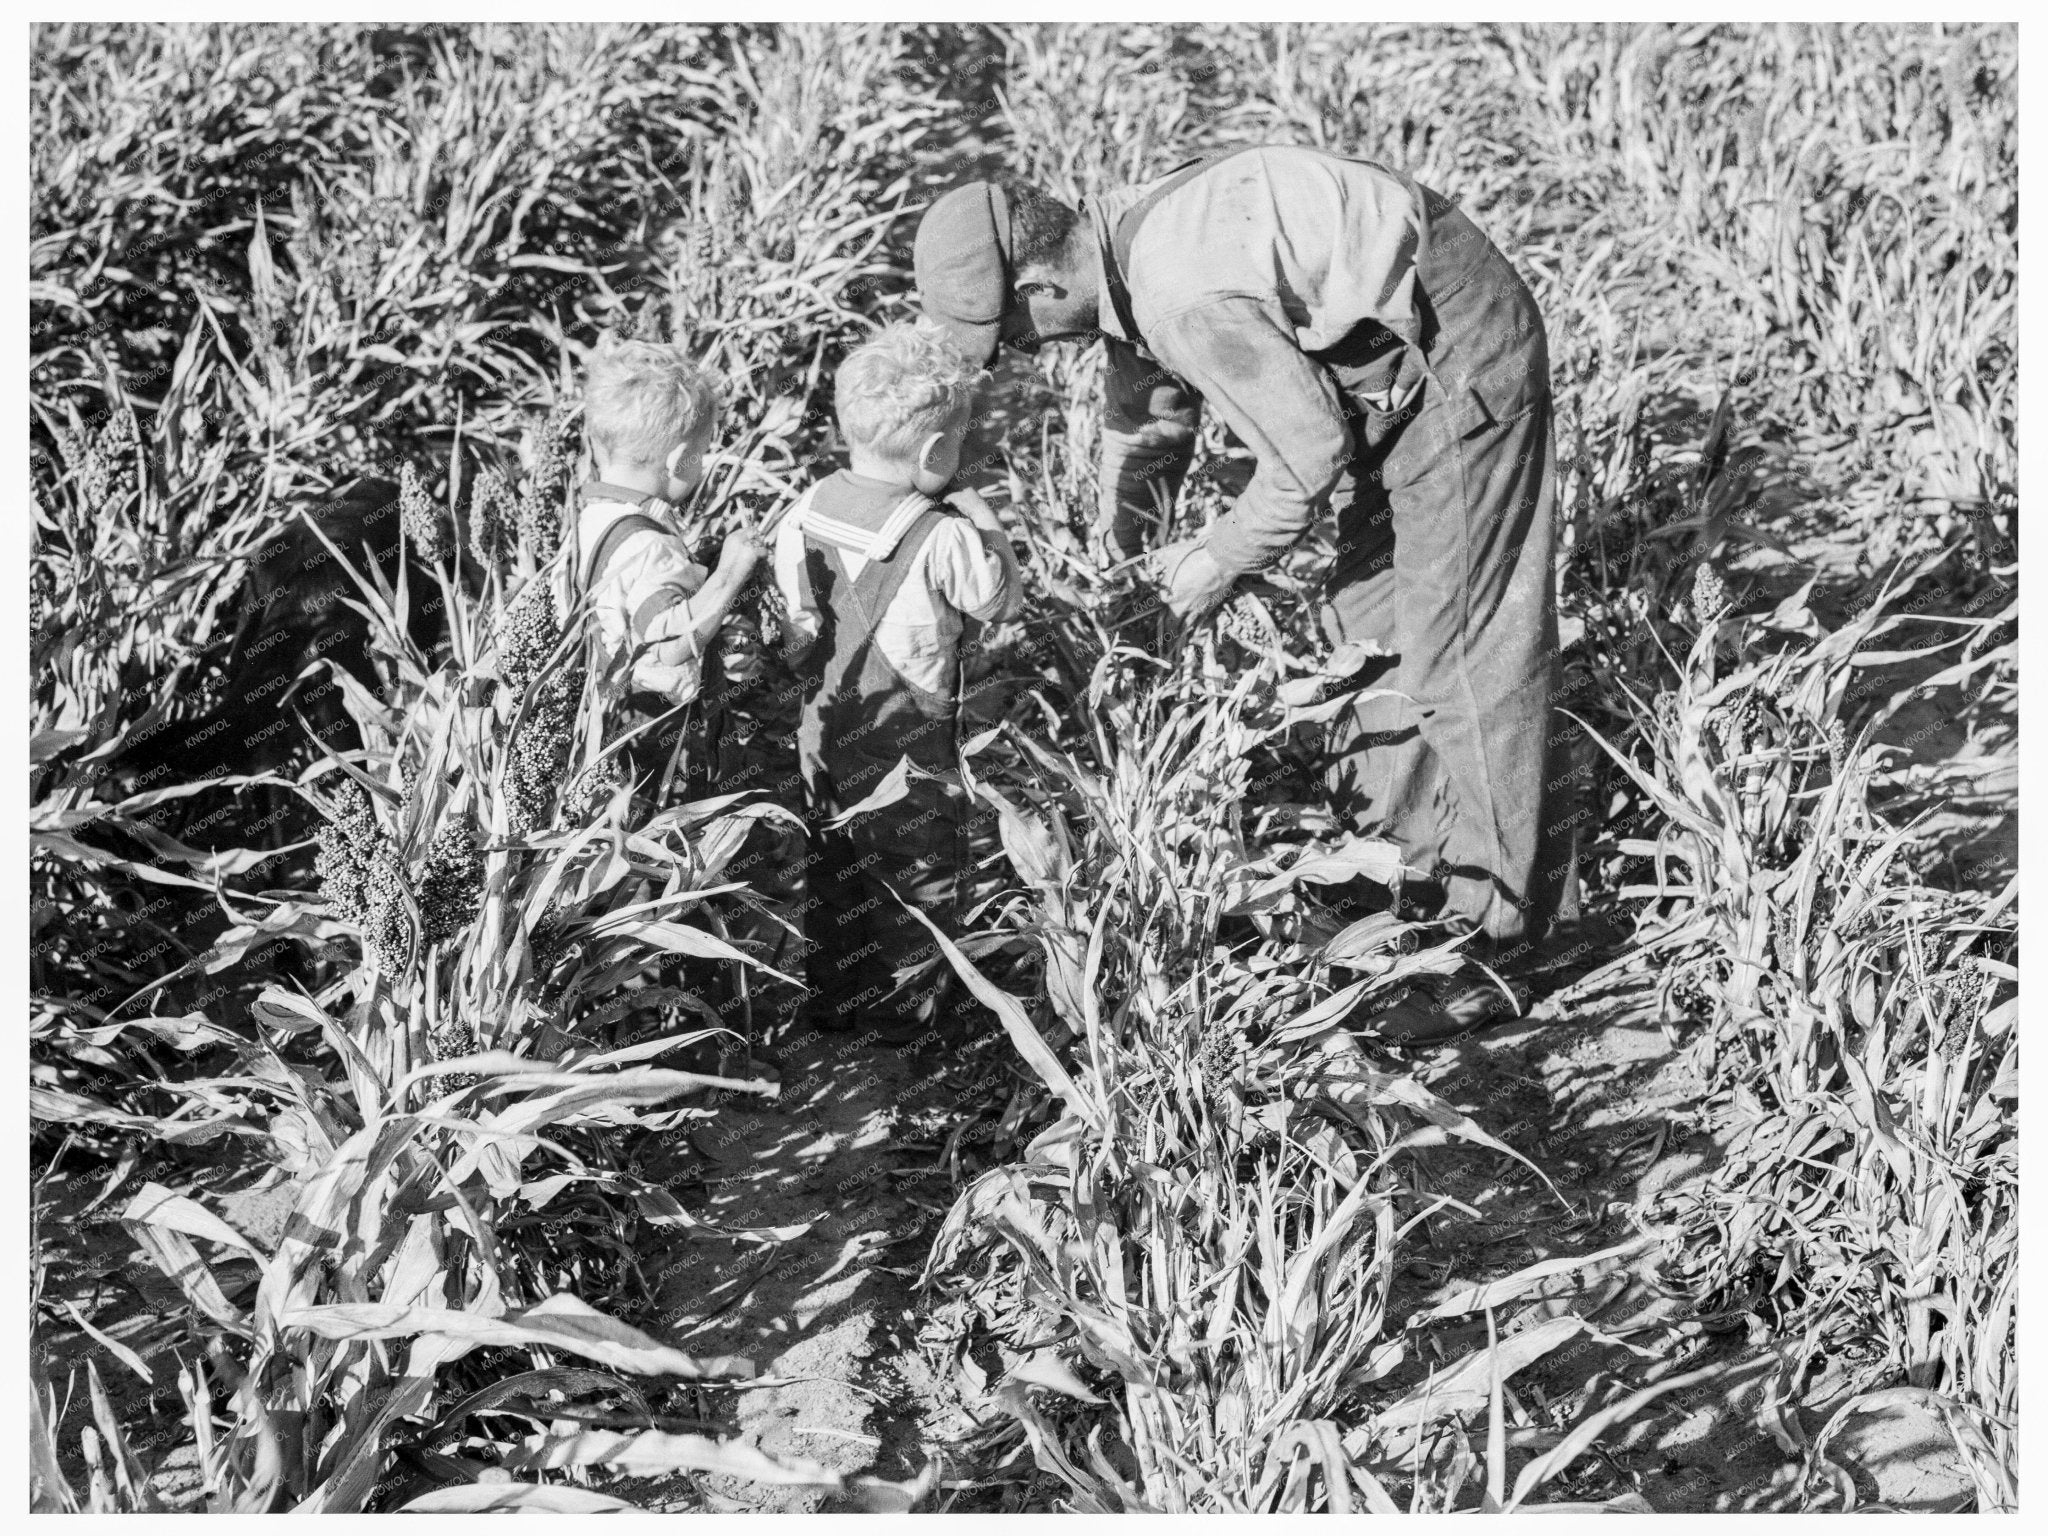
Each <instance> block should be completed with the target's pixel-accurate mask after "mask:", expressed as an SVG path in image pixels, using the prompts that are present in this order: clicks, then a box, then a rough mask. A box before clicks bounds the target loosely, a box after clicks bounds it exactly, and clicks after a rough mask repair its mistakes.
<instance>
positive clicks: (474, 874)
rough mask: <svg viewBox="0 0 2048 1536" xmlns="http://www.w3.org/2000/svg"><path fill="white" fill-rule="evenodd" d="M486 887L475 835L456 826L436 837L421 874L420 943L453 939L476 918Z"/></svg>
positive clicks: (448, 827) (445, 828) (448, 828)
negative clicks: (480, 898) (480, 899)
mask: <svg viewBox="0 0 2048 1536" xmlns="http://www.w3.org/2000/svg"><path fill="white" fill-rule="evenodd" d="M483 888H484V857H483V853H482V852H481V851H480V850H479V849H478V847H477V840H476V833H475V832H474V831H473V830H472V829H471V828H469V827H467V826H464V825H460V824H454V825H450V826H446V827H443V828H442V829H441V830H440V831H439V832H437V833H435V834H434V841H433V843H432V844H431V845H430V846H429V847H428V849H427V857H426V862H425V864H424V866H423V867H422V869H421V872H420V884H419V902H420V942H421V943H423V944H433V943H438V942H439V941H441V940H443V939H452V938H454V937H455V935H456V934H458V933H460V932H462V930H463V929H464V928H466V927H468V926H469V924H470V922H471V920H472V919H474V918H475V916H476V909H477V901H478V898H479V897H480V896H482V894H483Z"/></svg>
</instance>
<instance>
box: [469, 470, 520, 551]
mask: <svg viewBox="0 0 2048 1536" xmlns="http://www.w3.org/2000/svg"><path fill="white" fill-rule="evenodd" d="M510 499H511V490H510V488H509V487H508V486H507V485H506V483H505V477H504V475H502V474H500V473H499V472H498V471H497V470H495V469H485V470H484V471H482V473H480V474H479V475H478V476H477V477H476V486H475V488H474V489H473V490H472V491H471V492H470V493H469V552H470V553H471V554H473V555H475V556H476V559H477V564H479V565H481V566H483V567H484V568H485V569H486V570H492V569H495V568H496V567H497V564H498V557H499V556H500V555H501V554H503V553H504V549H505V506H506V503H507V502H508V501H509V500H510Z"/></svg>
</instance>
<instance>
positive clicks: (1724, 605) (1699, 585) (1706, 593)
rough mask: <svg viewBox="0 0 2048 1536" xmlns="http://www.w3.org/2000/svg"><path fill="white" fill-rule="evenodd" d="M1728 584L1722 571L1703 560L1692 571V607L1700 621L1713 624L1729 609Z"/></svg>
mask: <svg viewBox="0 0 2048 1536" xmlns="http://www.w3.org/2000/svg"><path fill="white" fill-rule="evenodd" d="M1728 604H1729V597H1728V584H1727V583H1726V582H1725V581H1723V580H1722V579H1721V573H1720V572H1719V571H1717V570H1715V569H1714V567H1713V566H1712V565H1710V564H1709V563H1707V562H1706V561H1704V560H1702V561H1701V562H1700V563H1699V566H1698V568H1697V569H1695V570H1694V571H1693V573H1692V608H1693V612H1694V613H1696V614H1698V615H1699V620H1700V623H1702V624H1711V623H1713V622H1714V620H1716V619H1718V618H1719V617H1721V615H1722V614H1724V613H1726V612H1727V611H1728Z"/></svg>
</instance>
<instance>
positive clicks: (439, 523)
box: [398, 464, 450, 560]
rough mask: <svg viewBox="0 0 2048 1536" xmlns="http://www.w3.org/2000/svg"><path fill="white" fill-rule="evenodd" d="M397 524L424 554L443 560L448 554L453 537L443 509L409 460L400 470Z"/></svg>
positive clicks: (430, 558) (430, 557) (431, 558)
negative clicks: (428, 491) (430, 494)
mask: <svg viewBox="0 0 2048 1536" xmlns="http://www.w3.org/2000/svg"><path fill="white" fill-rule="evenodd" d="M398 525H399V527H401V528H403V529H404V530H405V536H406V537H407V538H408V539H410V540H411V541H412V545H413V548H414V549H416V550H418V551H419V552H420V554H421V555H422V556H423V557H424V558H426V559H428V560H440V559H444V558H446V556H447V555H448V553H449V546H450V540H449V538H448V530H447V527H446V525H445V524H444V522H443V520H442V517H441V509H440V508H439V507H437V506H435V505H434V502H433V498H431V497H430V496H428V495H427V492H426V488H425V487H424V486H422V485H421V484H420V476H419V471H418V470H416V469H414V468H413V467H412V466H411V465H410V464H408V465H406V466H405V467H404V468H403V469H401V470H399V472H398Z"/></svg>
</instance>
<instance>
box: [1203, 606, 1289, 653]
mask: <svg viewBox="0 0 2048 1536" xmlns="http://www.w3.org/2000/svg"><path fill="white" fill-rule="evenodd" d="M1216 617H1217V623H1218V625H1219V626H1220V627H1221V628H1222V630H1223V632H1224V633H1225V634H1226V635H1228V636H1230V638H1231V639H1233V640H1235V641H1236V642H1237V643H1238V644H1239V645H1241V646H1243V647H1244V648H1245V649H1246V650H1248V651H1256V652H1258V653H1259V654H1260V655H1261V656H1270V655H1273V654H1275V653H1276V652H1278V651H1279V649H1280V631H1279V630H1278V628H1276V627H1275V626H1274V623H1273V620H1272V616H1271V615H1270V614H1268V613H1267V612H1266V606H1265V604H1263V603H1261V602H1260V601H1259V600H1258V599H1257V598H1255V597H1253V596H1252V595H1251V594H1250V593H1249V592H1240V593H1238V594H1237V595H1236V596H1234V597H1232V598H1231V599H1230V601H1229V602H1227V603H1225V604H1224V605H1223V609H1222V611H1221V612H1220V613H1219V614H1218V615H1217V616H1216Z"/></svg>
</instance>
